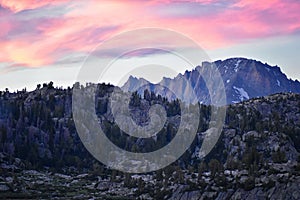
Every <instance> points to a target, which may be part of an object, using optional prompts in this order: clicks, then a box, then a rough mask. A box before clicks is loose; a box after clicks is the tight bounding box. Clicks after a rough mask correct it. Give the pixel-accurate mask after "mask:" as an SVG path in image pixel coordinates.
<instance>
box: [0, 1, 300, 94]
mask: <svg viewBox="0 0 300 200" xmlns="http://www.w3.org/2000/svg"><path fill="white" fill-rule="evenodd" d="M299 10H300V1H299V0H264V1H258V0H257V1H256V0H232V1H229V0H195V1H191V0H175V1H171V0H153V1H151V0H150V1H142V0H140V1H138V0H110V1H108V0H107V1H105V0H101V1H97V0H82V1H78V0H77V1H76V0H43V1H40V0H22V1H20V0H0V49H1V52H0V90H4V89H5V88H9V89H10V91H14V90H18V89H19V90H20V89H22V88H24V87H26V88H27V89H28V90H32V89H35V87H36V85H37V84H38V83H44V82H49V81H54V83H55V86H64V87H66V86H69V85H72V84H73V83H74V82H75V81H76V78H77V75H78V73H79V70H80V67H81V66H82V65H83V63H84V62H85V60H86V58H87V56H88V55H89V54H90V52H91V51H93V49H95V48H96V47H97V46H98V45H101V43H103V42H104V41H106V40H109V39H110V38H112V37H113V36H115V35H118V34H120V33H122V32H125V31H130V30H134V29H138V28H145V27H155V28H164V29H168V30H173V31H176V32H178V33H181V34H183V35H185V36H187V37H189V38H191V39H192V40H193V41H195V42H196V43H197V44H199V45H200V46H201V47H202V48H203V49H204V50H205V52H206V53H207V54H208V56H209V58H210V59H211V60H212V61H214V60H219V59H222V60H223V59H226V58H231V57H246V58H251V59H256V60H260V61H262V62H263V63H268V64H270V65H273V66H275V65H278V66H280V67H281V69H282V71H283V72H284V73H286V74H287V76H288V77H289V78H292V79H298V80H299V79H300V67H299V66H298V65H299V64H298V63H299V61H300V60H299V59H300V56H299V49H300V12H299ZM136 39H137V38H130V40H136ZM126 42H128V41H119V44H120V45H125V44H126ZM112 51H113V49H112ZM106 56H114V54H113V53H112V54H111V55H106ZM133 56H134V57H135V60H138V61H137V63H138V64H139V65H142V63H143V61H144V60H147V59H148V60H149V59H151V58H152V57H153V56H154V57H155V58H159V57H160V56H162V55H160V53H159V52H153V53H147V54H145V55H141V54H136V55H133ZM127 59H128V58H127ZM160 59H161V60H163V59H167V58H163V57H160ZM120 63H122V64H123V65H120V64H119V65H117V66H115V68H114V70H115V72H116V74H118V73H117V72H123V74H124V73H127V74H128V72H130V70H129V68H130V66H131V67H132V63H130V62H129V64H128V63H127V64H126V62H120ZM174 63H175V64H177V65H179V64H180V62H179V63H178V62H177V61H176V62H175V61H174ZM182 67H183V68H184V67H186V66H182ZM183 68H180V69H179V68H178V69H176V70H177V71H179V72H180V71H182V70H183ZM186 68H187V67H186ZM188 69H189V70H190V69H191V67H190V66H189V67H188ZM131 70H132V69H131ZM165 72H166V71H164V70H162V72H161V75H162V76H168V75H174V73H170V74H168V73H166V74H165ZM116 74H114V72H112V73H111V75H108V76H107V77H106V79H107V81H108V82H111V83H115V81H117V80H114V79H116V77H118V78H120V79H121V78H123V79H124V77H122V76H124V75H122V74H118V75H116ZM119 76H120V77H119ZM158 79H159V77H158V78H157V80H158ZM157 80H156V81H157Z"/></svg>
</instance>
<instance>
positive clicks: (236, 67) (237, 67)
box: [234, 60, 242, 72]
mask: <svg viewBox="0 0 300 200" xmlns="http://www.w3.org/2000/svg"><path fill="white" fill-rule="evenodd" d="M241 62H242V61H241V60H238V61H237V62H236V64H235V67H234V71H235V72H237V71H238V69H239V64H240V63H241Z"/></svg>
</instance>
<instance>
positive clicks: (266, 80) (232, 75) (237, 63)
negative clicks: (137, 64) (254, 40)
mask: <svg viewBox="0 0 300 200" xmlns="http://www.w3.org/2000/svg"><path fill="white" fill-rule="evenodd" d="M212 65H214V67H215V68H217V69H218V71H219V73H220V75H221V77H222V80H223V84H224V87H225V91H226V102H227V104H231V103H237V102H241V101H244V100H248V99H250V98H255V97H262V96H267V95H271V94H275V93H279V92H294V93H300V83H299V81H297V80H296V81H293V80H291V79H288V78H287V76H286V75H285V74H284V73H282V72H281V70H280V68H279V67H277V66H270V65H268V64H263V63H262V62H260V61H256V60H251V59H246V58H230V59H227V60H224V61H222V60H218V61H215V62H213V63H209V62H204V63H202V65H201V66H197V67H196V68H195V69H193V70H192V71H186V72H185V73H184V74H178V75H177V76H176V77H175V78H173V79H171V78H163V80H162V81H161V82H159V83H158V84H152V83H150V82H148V81H147V80H145V79H142V78H140V79H138V78H135V77H130V78H129V79H128V81H127V82H126V83H125V84H124V86H123V87H122V89H123V90H125V91H138V92H139V93H140V94H143V91H144V90H145V89H148V90H150V91H153V92H154V93H156V94H161V95H162V96H165V97H168V98H169V99H174V98H176V97H177V98H179V99H181V100H183V101H186V102H191V101H193V99H189V98H188V97H189V94H190V93H191V91H190V90H191V89H193V90H194V92H195V94H196V96H197V97H198V101H199V102H202V103H204V104H211V101H210V99H211V96H210V95H214V94H213V91H212V92H211V94H210V93H209V92H208V88H207V87H206V82H205V81H204V79H203V76H208V74H207V73H205V69H206V68H210V67H212ZM202 75H203V76H202ZM187 82H188V83H189V84H190V85H191V88H189V87H187ZM140 86H142V87H140ZM174 93H175V94H179V95H174Z"/></svg>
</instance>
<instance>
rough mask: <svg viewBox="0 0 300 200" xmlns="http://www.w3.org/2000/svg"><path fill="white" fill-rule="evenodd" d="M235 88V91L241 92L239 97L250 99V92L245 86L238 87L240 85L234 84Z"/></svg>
mask: <svg viewBox="0 0 300 200" xmlns="http://www.w3.org/2000/svg"><path fill="white" fill-rule="evenodd" d="M233 89H235V91H236V92H237V94H239V99H240V100H241V101H244V100H248V99H249V95H248V93H247V92H246V91H245V90H244V88H238V87H235V86H233Z"/></svg>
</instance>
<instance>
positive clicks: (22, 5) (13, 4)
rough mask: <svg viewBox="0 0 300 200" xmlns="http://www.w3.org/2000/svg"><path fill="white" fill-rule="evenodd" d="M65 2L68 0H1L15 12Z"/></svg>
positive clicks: (0, 2)
mask: <svg viewBox="0 0 300 200" xmlns="http://www.w3.org/2000/svg"><path fill="white" fill-rule="evenodd" d="M63 2H66V0H55V1H52V0H43V1H39V0H0V5H1V6H2V7H4V8H8V9H10V10H12V11H13V12H19V11H22V10H27V9H36V8H39V7H42V6H46V5H58V4H60V3H63Z"/></svg>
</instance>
